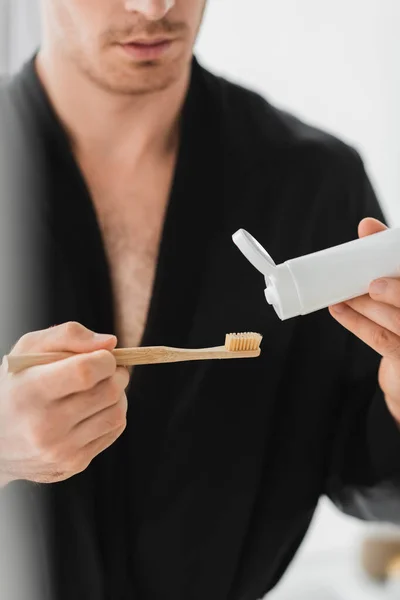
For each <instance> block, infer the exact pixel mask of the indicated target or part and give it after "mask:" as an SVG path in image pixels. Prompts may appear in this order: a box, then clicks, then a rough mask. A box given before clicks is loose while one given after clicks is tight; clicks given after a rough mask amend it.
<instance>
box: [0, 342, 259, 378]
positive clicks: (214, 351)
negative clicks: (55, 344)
mask: <svg viewBox="0 0 400 600" xmlns="http://www.w3.org/2000/svg"><path fill="white" fill-rule="evenodd" d="M112 354H113V355H114V356H115V358H116V360H117V365H118V366H120V367H129V366H133V365H151V364H160V363H172V362H184V361H193V360H211V359H223V358H256V357H257V356H259V355H260V349H258V350H244V351H235V352H228V351H227V350H226V349H225V347H224V346H217V347H215V348H200V349H198V350H196V349H195V350H192V349H184V348H168V347H166V346H149V347H142V348H115V350H113V351H112ZM70 356H76V354H75V353H73V352H44V353H40V354H20V355H17V354H16V355H14V354H9V355H8V356H5V357H4V358H3V364H4V365H5V367H6V369H7V371H8V372H9V373H18V372H19V371H23V370H24V369H28V368H29V367H35V366H37V365H48V364H50V363H54V362H57V361H59V360H63V359H65V358H69V357H70Z"/></svg>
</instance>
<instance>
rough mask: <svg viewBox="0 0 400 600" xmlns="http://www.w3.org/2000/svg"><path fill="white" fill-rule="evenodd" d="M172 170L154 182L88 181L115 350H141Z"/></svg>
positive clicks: (131, 179) (152, 180)
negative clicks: (109, 287) (111, 307)
mask: <svg viewBox="0 0 400 600" xmlns="http://www.w3.org/2000/svg"><path fill="white" fill-rule="evenodd" d="M171 179H172V170H167V169H166V170H165V171H164V173H160V172H159V173H158V175H157V177H154V176H153V178H152V179H149V178H144V179H143V177H140V178H129V179H120V178H118V179H115V178H108V179H107V180H105V179H104V178H101V177H98V178H96V179H93V178H92V180H91V183H90V191H91V195H92V201H93V204H94V207H95V210H96V214H97V219H98V223H99V226H100V230H101V233H102V237H103V243H104V247H105V251H106V255H107V259H108V264H109V269H110V274H111V283H112V291H113V299H114V311H115V320H116V328H117V332H116V333H117V336H118V345H119V346H124V347H129V346H137V345H139V344H140V341H141V338H142V335H143V332H144V328H145V325H146V320H147V314H148V309H149V305H150V300H151V293H152V289H153V283H154V278H155V273H156V266H157V260H158V252H159V245H160V241H161V235H162V229H163V224H164V218H165V211H166V207H167V203H168V199H169V194H170V185H171Z"/></svg>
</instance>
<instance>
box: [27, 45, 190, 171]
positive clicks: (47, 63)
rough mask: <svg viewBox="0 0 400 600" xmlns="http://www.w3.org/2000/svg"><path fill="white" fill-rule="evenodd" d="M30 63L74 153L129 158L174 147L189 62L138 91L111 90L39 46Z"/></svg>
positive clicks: (160, 152) (188, 74) (120, 158)
mask: <svg viewBox="0 0 400 600" xmlns="http://www.w3.org/2000/svg"><path fill="white" fill-rule="evenodd" d="M36 68H37V72H38V76H39V78H40V80H41V83H42V85H43V86H44V88H45V90H46V93H47V94H48V96H49V99H50V101H51V103H52V105H53V108H54V110H55V111H56V113H57V115H58V117H59V119H60V121H61V122H62V124H63V126H64V128H65V129H66V131H67V134H68V135H69V137H70V141H71V143H72V146H73V149H74V151H75V152H76V153H77V154H81V153H87V152H91V153H94V154H95V155H96V156H98V157H102V158H105V159H111V160H116V161H118V160H123V157H124V156H125V157H126V156H130V158H131V160H132V159H135V157H137V158H140V156H141V155H143V154H144V153H147V152H148V151H151V152H156V153H157V154H164V153H165V152H168V151H169V149H170V148H171V147H173V146H174V144H175V141H176V138H177V135H178V129H179V117H180V113H181V110H182V107H183V103H184V100H185V96H186V93H187V89H188V85H189V79H190V65H188V67H187V69H186V71H185V72H184V73H183V74H182V77H181V78H180V79H179V80H177V81H176V82H174V83H173V84H171V85H170V86H169V87H168V88H167V89H165V90H162V91H158V92H154V93H151V94H143V95H133V94H132V95H122V94H121V95H118V94H112V93H110V92H108V91H106V90H104V89H102V88H100V87H99V86H97V85H96V84H95V83H93V82H92V81H91V80H90V79H89V78H88V77H86V76H85V74H84V73H81V72H80V71H79V69H78V68H77V67H76V66H75V65H73V64H71V63H69V62H68V61H67V60H66V59H61V58H59V59H57V56H55V55H52V56H49V55H48V54H47V53H46V52H45V51H43V50H42V51H41V52H40V53H39V55H38V57H37V61H36ZM76 90H79V91H78V93H77V92H76ZM94 107H95V109H94Z"/></svg>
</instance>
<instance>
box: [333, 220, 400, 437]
mask: <svg viewBox="0 0 400 600" xmlns="http://www.w3.org/2000/svg"><path fill="white" fill-rule="evenodd" d="M384 229H386V226H385V225H383V224H382V223H381V222H380V221H377V220H376V219H364V220H363V221H361V223H360V225H359V228H358V233H359V236H360V237H365V236H367V235H372V234H374V233H378V232H379V231H383V230H384ZM399 264H400V256H399ZM329 311H330V313H331V315H332V316H333V317H334V318H335V319H336V320H337V321H338V322H339V323H340V324H341V325H343V326H344V327H345V328H346V329H348V330H349V331H351V332H352V333H354V334H355V335H356V336H357V337H359V338H360V339H361V340H363V342H365V343H366V344H368V345H369V346H371V348H373V349H374V350H375V351H376V352H378V353H379V354H380V355H381V356H382V357H383V358H382V361H381V365H380V369H379V385H380V387H381V389H382V391H383V393H384V395H385V399H386V402H387V405H388V408H389V410H390V412H391V413H392V415H393V417H394V418H395V419H396V421H397V422H398V423H399V425H400V279H390V278H388V279H379V280H378V281H375V282H373V283H372V284H371V286H370V289H369V294H367V295H365V296H361V297H360V298H354V299H353V300H350V301H349V302H345V303H343V304H338V305H336V306H332V307H330V308H329Z"/></svg>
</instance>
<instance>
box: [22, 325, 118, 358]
mask: <svg viewBox="0 0 400 600" xmlns="http://www.w3.org/2000/svg"><path fill="white" fill-rule="evenodd" d="M116 344H117V339H116V337H115V336H114V335H108V334H98V333H94V332H93V331H91V330H90V329H87V328H86V327H84V326H83V325H81V324H80V323H76V322H74V321H70V322H68V323H63V324H62V325H58V326H56V327H50V328H49V329H43V330H41V331H32V332H30V333H27V334H25V335H24V336H22V337H21V338H20V339H19V341H18V342H17V343H16V344H15V346H14V348H13V349H12V351H11V352H10V354H25V353H27V354H28V353H33V352H93V351H94V350H98V349H100V348H104V349H106V350H113V348H115V346H116Z"/></svg>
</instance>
